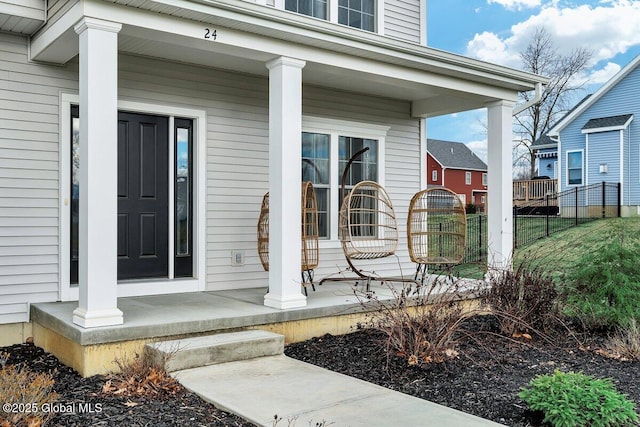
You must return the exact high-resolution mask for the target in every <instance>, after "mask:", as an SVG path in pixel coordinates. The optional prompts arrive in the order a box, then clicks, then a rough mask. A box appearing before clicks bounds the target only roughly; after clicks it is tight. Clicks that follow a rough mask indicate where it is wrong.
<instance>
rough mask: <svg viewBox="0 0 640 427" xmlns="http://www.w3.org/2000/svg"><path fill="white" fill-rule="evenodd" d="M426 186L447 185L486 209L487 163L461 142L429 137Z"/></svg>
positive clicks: (463, 199) (462, 196)
mask: <svg viewBox="0 0 640 427" xmlns="http://www.w3.org/2000/svg"><path fill="white" fill-rule="evenodd" d="M427 187H446V188H448V189H450V190H452V191H454V192H455V193H457V194H458V196H460V198H461V199H462V201H463V202H464V203H465V204H468V203H472V204H474V205H475V206H476V207H477V208H478V211H484V208H485V204H486V202H487V165H486V163H485V162H483V161H482V160H480V158H479V157H478V156H476V155H475V153H474V152H473V151H471V150H470V149H469V148H468V147H467V146H466V145H464V144H463V143H461V142H452V141H442V140H439V139H428V140H427Z"/></svg>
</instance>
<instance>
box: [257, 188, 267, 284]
mask: <svg viewBox="0 0 640 427" xmlns="http://www.w3.org/2000/svg"><path fill="white" fill-rule="evenodd" d="M258 256H259V257H260V262H261V263H262V268H264V271H269V193H266V194H265V195H264V197H262V206H260V216H259V217H258Z"/></svg>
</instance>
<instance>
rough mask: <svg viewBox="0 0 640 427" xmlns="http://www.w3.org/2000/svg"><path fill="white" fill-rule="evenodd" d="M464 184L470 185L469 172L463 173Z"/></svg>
mask: <svg viewBox="0 0 640 427" xmlns="http://www.w3.org/2000/svg"><path fill="white" fill-rule="evenodd" d="M464 183H465V184H467V185H471V172H465V173H464Z"/></svg>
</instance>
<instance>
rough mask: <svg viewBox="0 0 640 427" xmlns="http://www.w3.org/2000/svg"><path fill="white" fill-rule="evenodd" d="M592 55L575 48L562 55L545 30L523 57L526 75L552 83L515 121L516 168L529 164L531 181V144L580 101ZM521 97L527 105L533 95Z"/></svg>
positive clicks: (532, 154)
mask: <svg viewBox="0 0 640 427" xmlns="http://www.w3.org/2000/svg"><path fill="white" fill-rule="evenodd" d="M592 55H593V54H592V52H591V51H589V50H588V49H585V48H575V49H573V50H572V51H571V52H569V53H568V54H566V55H560V54H559V53H558V50H557V48H556V47H555V46H554V43H553V40H552V38H551V35H550V34H549V33H548V32H547V30H546V29H544V28H538V29H536V32H535V34H534V35H533V38H532V40H531V42H530V43H529V44H528V45H527V47H526V48H525V49H524V50H523V51H522V52H521V53H520V58H521V60H522V63H523V69H524V70H525V71H530V72H533V73H536V74H540V75H542V76H546V77H548V78H549V79H550V81H549V84H548V85H547V86H546V87H545V88H544V90H543V92H542V99H541V100H540V102H539V103H538V104H535V105H533V106H531V107H529V108H528V109H526V110H524V111H523V112H521V113H520V114H518V115H517V116H516V117H515V126H514V132H515V133H516V134H517V135H518V141H517V142H516V144H515V146H514V164H519V165H522V164H523V163H525V164H528V165H529V174H530V176H529V178H530V177H533V176H534V174H535V154H534V152H533V150H532V148H531V144H533V143H534V141H536V140H537V139H538V138H540V137H541V136H544V135H545V134H546V133H547V132H548V131H549V129H550V128H551V126H553V125H554V124H555V122H556V121H557V120H559V119H560V118H561V117H562V115H564V114H565V113H566V112H567V111H568V110H569V109H570V107H571V104H572V103H574V102H575V101H576V97H575V96H571V95H574V94H575V93H576V92H577V91H580V90H581V89H582V88H583V85H584V84H583V83H580V82H579V81H578V79H577V78H576V77H578V76H579V75H580V74H581V73H582V72H584V71H585V70H586V68H587V65H588V63H589V61H590V60H591V57H592ZM521 97H522V100H523V101H525V102H526V101H528V100H529V99H531V98H532V97H533V94H531V93H530V92H527V93H523V94H521Z"/></svg>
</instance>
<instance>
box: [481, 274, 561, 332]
mask: <svg viewBox="0 0 640 427" xmlns="http://www.w3.org/2000/svg"><path fill="white" fill-rule="evenodd" d="M481 300H482V302H483V304H484V305H485V306H487V307H489V308H490V309H491V312H492V313H493V314H494V315H495V316H496V318H497V319H498V322H499V324H500V331H501V332H502V333H503V334H506V335H508V336H512V335H514V334H517V333H523V332H532V331H537V332H545V331H548V330H550V328H551V327H552V326H553V325H554V324H555V323H556V321H557V320H558V319H559V316H558V303H557V302H558V300H559V295H558V291H557V290H556V285H555V283H554V281H553V279H552V277H551V276H550V275H549V274H548V273H546V272H545V270H544V269H543V267H542V266H533V264H532V262H528V261H523V262H522V263H521V264H520V265H518V266H517V267H516V268H515V269H514V270H513V271H511V270H505V271H500V272H498V274H495V275H493V276H492V277H491V278H490V279H489V286H488V287H487V289H486V290H484V291H483V292H482V294H481Z"/></svg>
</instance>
